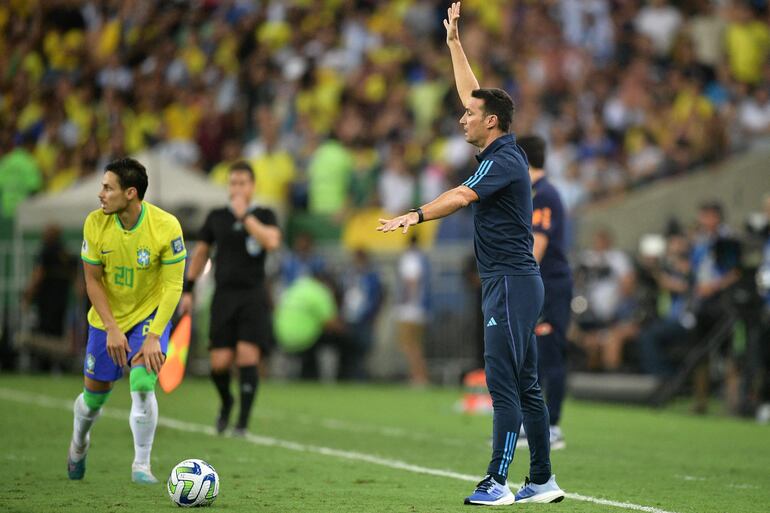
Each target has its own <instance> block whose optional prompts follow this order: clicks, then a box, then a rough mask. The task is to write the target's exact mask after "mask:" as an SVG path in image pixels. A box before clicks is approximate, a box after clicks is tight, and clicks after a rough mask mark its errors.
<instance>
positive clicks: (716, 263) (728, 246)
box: [691, 201, 741, 414]
mask: <svg viewBox="0 0 770 513" xmlns="http://www.w3.org/2000/svg"><path fill="white" fill-rule="evenodd" d="M698 225H699V233H698V235H697V237H696V240H695V243H694V246H693V251H692V258H691V265H692V269H693V273H694V275H695V296H694V306H695V315H696V324H695V329H694V330H693V335H694V344H701V343H704V342H707V339H708V337H709V336H710V335H711V332H712V331H713V330H714V329H715V328H716V327H717V326H718V325H719V324H720V323H725V322H733V321H732V320H731V317H730V316H729V315H728V313H727V312H729V311H730V308H731V304H730V302H731V299H732V298H731V297H730V295H729V294H728V293H727V291H728V289H730V288H731V287H732V286H733V285H734V284H736V283H737V282H738V279H739V278H740V265H741V245H740V242H738V240H737V239H735V237H734V236H733V235H732V233H731V231H730V229H729V227H728V226H727V225H725V224H724V214H723V209H722V205H721V204H720V203H718V202H716V201H710V202H706V203H703V204H701V206H700V208H699V209H698ZM732 331H733V330H732V329H731V330H728V332H727V333H728V335H726V336H725V337H724V340H723V341H722V343H721V344H720V347H721V348H722V350H723V351H722V356H723V357H724V358H725V361H726V365H725V387H726V396H727V402H728V408H733V407H734V406H735V403H736V402H737V396H738V381H739V380H738V372H737V369H736V366H735V361H734V358H733V355H732ZM709 369H710V366H709V360H708V359H706V360H705V361H704V362H703V363H702V364H701V365H700V366H698V368H697V369H696V370H695V374H694V392H695V404H694V405H693V412H694V413H699V414H704V413H706V411H707V409H708V399H709V387H710V383H709V381H710V370H709Z"/></svg>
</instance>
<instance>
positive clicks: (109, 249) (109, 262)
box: [80, 201, 187, 333]
mask: <svg viewBox="0 0 770 513" xmlns="http://www.w3.org/2000/svg"><path fill="white" fill-rule="evenodd" d="M80 257H81V258H82V259H83V261H85V262H88V263H89V264H93V265H102V266H104V275H103V277H102V283H103V284H104V288H105V290H106V292H107V300H108V301H109V304H110V309H111V310H112V315H113V316H114V317H115V321H116V322H117V323H118V326H119V327H120V329H121V330H122V331H123V332H124V333H125V332H126V331H128V330H130V329H131V328H132V327H134V326H136V325H137V324H139V323H140V322H142V321H144V320H145V319H147V317H149V316H150V314H151V313H152V312H153V311H155V310H156V309H157V308H158V306H159V304H160V301H161V296H162V293H163V280H162V279H161V269H162V266H163V265H170V264H176V263H178V262H182V261H183V260H184V259H185V258H186V257H187V250H186V249H185V245H184V239H183V238H182V228H181V226H180V225H179V221H177V219H176V217H174V216H172V215H171V214H169V213H168V212H165V211H164V210H161V209H160V208H158V207H156V206H155V205H151V204H149V203H147V202H146V201H143V202H142V213H141V214H140V215H139V220H138V221H137V223H136V226H134V227H133V228H131V229H130V230H127V229H125V228H124V227H123V225H122V223H121V222H120V218H118V216H117V214H112V215H105V214H104V212H102V210H101V209H98V210H94V211H93V212H91V213H90V214H88V217H87V218H86V221H85V224H84V225H83V247H82V249H81V252H80ZM179 287H180V289H181V276H180V283H179ZM88 322H89V324H91V326H93V327H95V328H98V329H101V330H103V329H104V323H103V322H102V320H101V318H100V317H99V314H98V313H97V312H96V310H95V309H94V308H93V307H91V310H89V312H88Z"/></svg>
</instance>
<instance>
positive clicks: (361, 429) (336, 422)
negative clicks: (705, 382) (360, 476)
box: [254, 408, 489, 447]
mask: <svg viewBox="0 0 770 513" xmlns="http://www.w3.org/2000/svg"><path fill="white" fill-rule="evenodd" d="M254 415H255V416H256V417H259V418H263V419H276V420H287V421H291V422H293V423H295V424H302V425H306V426H312V427H319V426H320V427H322V428H324V429H328V430H331V431H346V432H349V433H361V434H367V433H374V434H377V435H382V436H387V437H390V438H405V439H407V440H412V441H414V442H432V443H440V444H443V445H450V446H453V447H468V440H461V439H459V438H446V437H443V438H436V437H435V435H430V434H427V433H419V432H416V431H412V432H410V431H409V430H406V429H403V428H399V427H389V426H372V425H369V424H362V423H354V422H349V421H347V420H340V419H333V418H319V417H315V416H312V415H305V414H302V413H300V414H289V413H286V412H282V411H276V410H270V409H266V408H260V409H259V410H258V411H256V412H254ZM479 445H480V446H483V447H489V442H487V441H485V442H483V443H482V442H480V443H479Z"/></svg>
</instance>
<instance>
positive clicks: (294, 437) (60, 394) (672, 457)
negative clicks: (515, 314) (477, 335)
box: [0, 375, 770, 513]
mask: <svg viewBox="0 0 770 513" xmlns="http://www.w3.org/2000/svg"><path fill="white" fill-rule="evenodd" d="M80 388H81V380H80V379H78V378H76V377H64V378H51V377H19V376H10V375H3V376H0V408H2V410H1V411H2V413H0V433H1V434H2V440H3V450H2V452H0V461H2V464H3V474H4V475H5V482H4V483H3V486H0V511H2V512H20V513H22V512H23V513H30V512H48V511H51V512H56V513H64V512H82V511H95V512H123V511H125V512H131V513H136V512H142V511H145V512H148V511H153V512H155V511H175V510H176V509H177V508H176V506H175V505H174V504H173V503H172V502H171V501H170V500H169V498H168V496H167V494H166V490H165V479H166V478H167V477H168V472H169V471H170V470H171V468H172V467H173V466H174V465H175V464H176V463H178V462H179V461H181V460H183V459H185V458H201V459H204V460H206V461H208V462H209V463H211V464H212V465H213V466H214V467H215V468H216V469H217V471H218V472H219V475H220V479H221V488H220V494H219V498H218V499H217V500H216V502H215V503H214V505H213V506H212V508H213V509H212V510H211V511H221V512H240V511H249V512H254V511H266V512H284V511H302V512H306V511H319V512H423V511H426V512H427V511H467V510H468V507H467V506H463V505H462V501H463V498H464V497H465V496H466V495H467V494H468V493H470V492H471V490H472V487H473V485H474V483H473V482H471V481H470V479H477V478H480V477H482V473H483V472H484V470H485V468H486V464H487V459H488V457H489V453H490V447H489V434H490V428H491V419H490V418H489V417H483V416H481V417H471V416H465V415H461V414H458V413H456V412H455V411H454V404H455V402H456V401H457V399H458V398H459V397H460V391H459V390H453V389H427V390H412V389H409V388H405V387H397V386H332V385H317V384H285V383H270V382H268V383H267V384H265V385H263V386H262V388H261V389H260V394H259V398H258V400H257V405H256V407H255V410H254V415H253V418H252V425H251V433H252V435H251V436H249V437H248V438H247V439H236V438H229V437H218V436H216V435H213V434H212V429H211V426H212V424H213V419H214V417H215V413H216V400H215V392H214V390H213V387H212V386H211V385H210V384H209V383H208V382H207V381H204V380H188V381H186V382H185V383H184V384H183V385H182V387H180V389H178V390H177V391H176V392H174V393H173V394H171V395H165V394H163V393H162V392H158V398H159V403H160V414H161V424H160V425H159V427H158V431H157V435H156V438H155V447H154V449H153V455H152V465H153V470H154V472H155V474H156V476H157V477H158V478H159V479H160V480H161V481H162V482H163V483H162V484H160V485H156V486H139V485H134V484H132V483H131V482H130V466H131V460H132V457H133V445H132V441H131V432H130V429H129V426H128V409H129V407H130V397H129V394H128V386H127V383H126V382H125V380H124V381H123V382H120V383H118V385H117V386H116V389H115V392H114V393H113V394H112V396H111V397H110V400H109V402H108V403H107V408H106V411H105V415H104V416H103V417H102V418H101V419H99V421H98V422H97V424H96V426H95V428H94V430H93V432H92V439H91V444H92V445H91V452H90V454H89V457H88V467H87V472H86V477H85V479H84V480H83V481H81V482H70V481H69V480H67V476H66V450H67V445H68V442H69V438H70V436H71V429H72V413H71V404H72V400H73V399H74V397H75V396H76V395H77V393H78V392H79V390H80ZM563 428H564V432H565V435H566V437H567V449H566V450H564V451H558V452H555V453H554V454H553V458H552V459H553V467H554V472H555V473H556V474H557V477H558V481H559V484H560V485H561V486H562V488H564V489H565V491H567V492H568V493H570V494H578V495H580V496H581V497H582V499H581V498H579V497H577V496H576V495H570V496H568V498H567V499H566V500H565V501H564V502H562V503H560V504H554V505H549V506H543V505H513V506H508V507H507V508H510V509H517V510H522V511H538V510H543V508H546V509H548V511H564V512H567V511H569V512H578V513H580V512H614V513H622V512H624V511H647V512H649V513H660V512H675V513H724V512H729V513H742V512H745V513H757V512H760V511H767V508H768V504H770V468H769V467H770V427H769V426H760V425H757V424H754V423H752V422H748V421H739V420H734V419H728V418H720V417H707V418H696V417H692V416H689V415H686V414H683V413H681V412H678V411H670V410H665V411H653V410H649V409H644V408H633V407H622V406H612V405H601V404H592V403H584V402H576V401H572V402H569V403H568V404H567V405H566V408H565V419H564V425H563ZM528 458H529V455H528V452H527V451H526V450H524V451H522V450H518V451H517V452H516V454H515V457H514V463H513V464H512V465H511V471H510V480H511V481H512V482H520V481H521V480H522V478H523V476H524V475H525V474H526V473H527V466H528V465H527V462H528ZM585 499H588V500H585ZM597 499H599V500H608V501H613V502H614V503H623V504H614V505H608V504H606V503H597V502H591V501H594V500H597Z"/></svg>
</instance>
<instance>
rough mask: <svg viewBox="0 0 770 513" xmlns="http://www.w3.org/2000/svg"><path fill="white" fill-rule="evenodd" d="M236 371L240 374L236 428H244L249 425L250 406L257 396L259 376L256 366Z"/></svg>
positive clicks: (240, 368)
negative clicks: (238, 409)
mask: <svg viewBox="0 0 770 513" xmlns="http://www.w3.org/2000/svg"><path fill="white" fill-rule="evenodd" d="M238 370H239V371H240V374H241V385H240V390H241V411H240V414H239V416H238V427H239V428H245V427H246V426H248V425H249V416H250V415H251V406H252V405H253V404H254V398H255V397H256V396H257V387H258V386H259V374H258V373H257V366H256V365H251V366H249V367H239V368H238Z"/></svg>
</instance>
